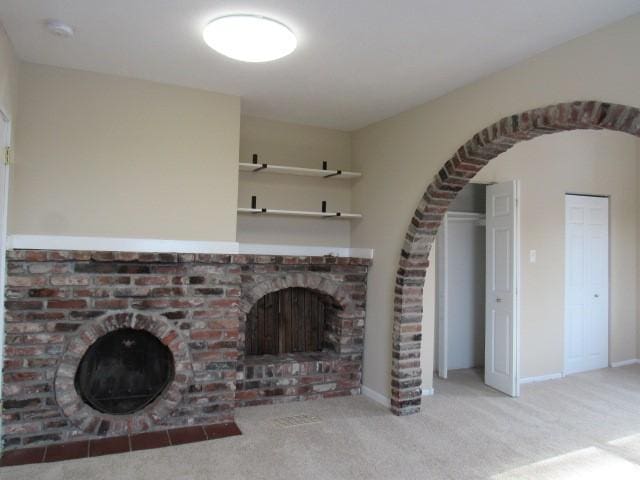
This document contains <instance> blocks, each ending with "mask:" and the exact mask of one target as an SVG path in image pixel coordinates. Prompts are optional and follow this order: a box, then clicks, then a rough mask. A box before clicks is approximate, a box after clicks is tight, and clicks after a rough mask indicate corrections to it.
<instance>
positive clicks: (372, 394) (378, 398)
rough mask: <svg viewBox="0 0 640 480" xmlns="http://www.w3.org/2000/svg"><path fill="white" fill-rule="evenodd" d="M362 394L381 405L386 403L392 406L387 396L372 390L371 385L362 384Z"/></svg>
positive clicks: (386, 405)
mask: <svg viewBox="0 0 640 480" xmlns="http://www.w3.org/2000/svg"><path fill="white" fill-rule="evenodd" d="M362 395H364V396H365V397H367V398H368V399H370V400H373V401H374V402H376V403H379V404H380V405H384V406H385V407H389V406H391V401H390V400H389V399H388V398H387V397H385V396H384V395H382V394H381V393H378V392H376V391H375V390H371V389H370V388H369V387H365V386H364V385H362Z"/></svg>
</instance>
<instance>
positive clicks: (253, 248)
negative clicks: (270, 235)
mask: <svg viewBox="0 0 640 480" xmlns="http://www.w3.org/2000/svg"><path fill="white" fill-rule="evenodd" d="M7 248H8V249H20V248H24V249H28V250H92V251H102V252H149V253H219V254H227V255H228V254H231V255H233V254H248V255H292V256H305V257H306V256H324V255H333V256H336V257H356V258H369V259H370V258H373V250H372V249H369V248H349V247H317V246H307V245H275V244H274V245H271V244H262V243H238V242H208V241H200V240H161V239H155V238H118V237H75V236H68V235H9V237H8V240H7Z"/></svg>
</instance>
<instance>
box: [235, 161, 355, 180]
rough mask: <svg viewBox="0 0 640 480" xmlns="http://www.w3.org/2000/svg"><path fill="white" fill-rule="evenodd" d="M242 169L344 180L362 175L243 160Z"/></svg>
mask: <svg viewBox="0 0 640 480" xmlns="http://www.w3.org/2000/svg"><path fill="white" fill-rule="evenodd" d="M240 171H241V172H256V173H257V172H266V173H280V174H284V175H303V176H307V177H324V178H339V179H343V180H351V179H353V178H358V177H361V176H362V174H361V173H358V172H345V171H342V170H323V169H320V168H303V167H288V166H286V165H269V164H266V163H242V162H241V163H240Z"/></svg>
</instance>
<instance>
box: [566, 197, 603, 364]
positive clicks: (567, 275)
mask: <svg viewBox="0 0 640 480" xmlns="http://www.w3.org/2000/svg"><path fill="white" fill-rule="evenodd" d="M567 195H576V196H581V197H598V198H606V199H607V207H608V211H607V220H608V224H607V229H608V231H607V357H608V358H607V365H608V366H609V367H612V366H613V364H612V361H611V350H612V348H611V338H612V335H611V318H612V315H611V195H597V194H593V193H576V192H565V194H564V205H563V208H564V211H565V217H564V229H565V232H564V233H565V239H564V247H565V252H564V265H563V266H564V312H563V314H564V316H563V322H562V336H563V338H562V376H563V377H566V376H567V375H570V373H568V371H567V362H568V361H567V354H568V352H567V321H568V315H567V307H568V305H567V284H568V278H569V269H568V268H567V250H568V248H567V232H566V229H567V217H566V212H567Z"/></svg>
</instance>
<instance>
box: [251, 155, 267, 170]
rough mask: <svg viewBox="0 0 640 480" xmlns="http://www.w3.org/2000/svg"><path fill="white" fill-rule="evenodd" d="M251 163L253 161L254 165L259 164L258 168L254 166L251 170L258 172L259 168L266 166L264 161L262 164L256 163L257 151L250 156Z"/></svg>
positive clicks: (262, 168)
mask: <svg viewBox="0 0 640 480" xmlns="http://www.w3.org/2000/svg"><path fill="white" fill-rule="evenodd" d="M251 163H253V164H254V165H260V166H259V167H258V168H255V169H253V170H251V171H252V172H259V171H260V170H264V169H265V168H267V164H266V163H262V164H259V163H258V154H257V153H254V154H253V157H252V158H251Z"/></svg>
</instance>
